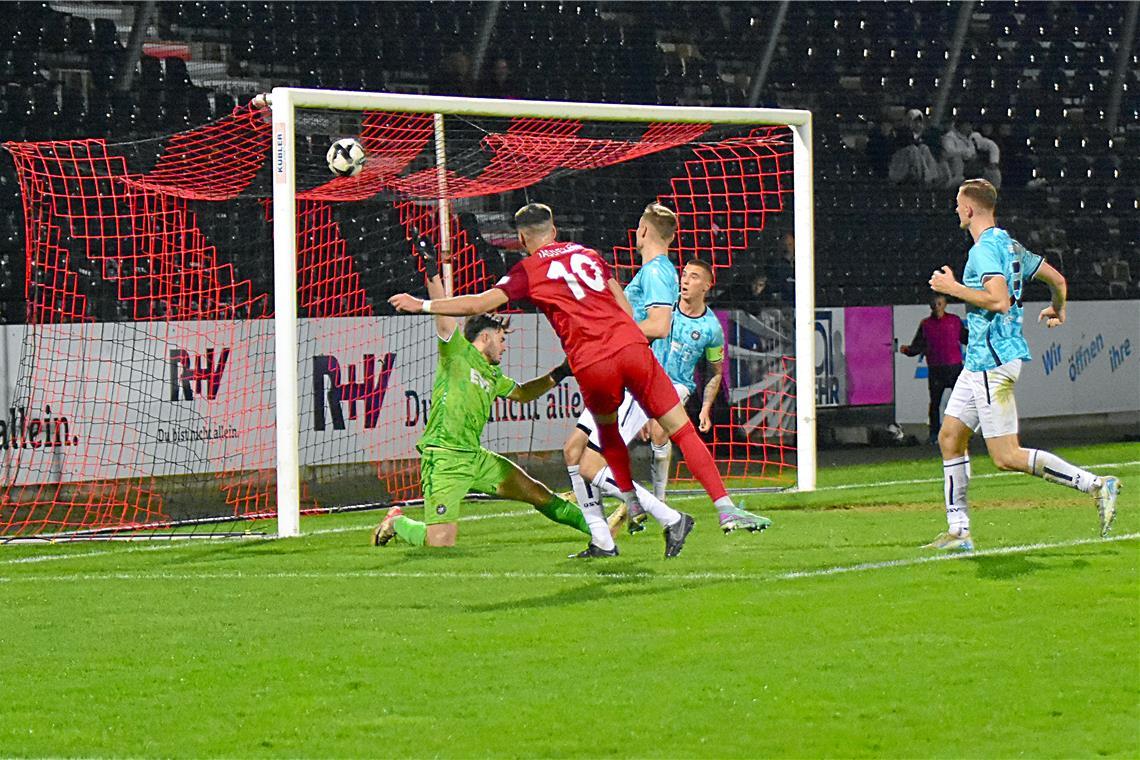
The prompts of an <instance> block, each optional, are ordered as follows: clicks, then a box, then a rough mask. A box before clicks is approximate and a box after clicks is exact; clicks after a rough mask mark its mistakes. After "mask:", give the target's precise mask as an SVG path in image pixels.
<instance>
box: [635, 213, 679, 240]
mask: <svg viewBox="0 0 1140 760" xmlns="http://www.w3.org/2000/svg"><path fill="white" fill-rule="evenodd" d="M641 218H642V219H644V220H645V223H646V224H648V225H649V226H650V227H652V228H653V231H654V232H656V233H657V235H658V237H660V238H661V239H662V240H664V241H665V242H666V243H668V242H670V241H672V240H673V238H674V237H675V236H676V235H677V215H676V214H675V213H673V210H672V209H670V208H669V207H667V206H662V205H661V204H660V203H650V204H649V205H648V206H646V207H645V211H643V212H642V213H641Z"/></svg>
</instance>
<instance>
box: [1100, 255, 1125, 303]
mask: <svg viewBox="0 0 1140 760" xmlns="http://www.w3.org/2000/svg"><path fill="white" fill-rule="evenodd" d="M1093 272H1095V273H1096V274H1097V276H1099V277H1100V278H1101V279H1102V280H1104V281H1105V282H1106V283H1108V297H1109V298H1114V297H1125V296H1127V295H1128V292H1129V290H1131V287H1132V272H1131V270H1130V268H1129V266H1128V262H1127V261H1125V260H1124V259H1122V258H1121V257H1120V256H1119V255H1118V254H1115V253H1113V254H1110V255H1109V256H1108V257H1107V258H1105V259H1102V260H1101V261H1097V262H1094V263H1093Z"/></svg>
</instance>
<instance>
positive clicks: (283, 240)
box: [271, 88, 301, 537]
mask: <svg viewBox="0 0 1140 760" xmlns="http://www.w3.org/2000/svg"><path fill="white" fill-rule="evenodd" d="M271 105H272V108H273V291H274V293H273V343H274V359H275V364H276V370H275V374H276V403H277V535H278V536H281V537H287V536H297V535H300V533H301V509H300V504H301V472H300V461H299V452H300V415H299V407H298V399H299V394H298V392H297V344H298V328H297V194H296V178H297V165H296V161H295V158H294V150H293V146H294V141H295V140H294V138H295V136H296V135H295V121H294V115H295V114H294V103H293V96H292V93H291V92H290V91H289V90H288V89H285V88H276V89H274V90H273V95H272V101H271Z"/></svg>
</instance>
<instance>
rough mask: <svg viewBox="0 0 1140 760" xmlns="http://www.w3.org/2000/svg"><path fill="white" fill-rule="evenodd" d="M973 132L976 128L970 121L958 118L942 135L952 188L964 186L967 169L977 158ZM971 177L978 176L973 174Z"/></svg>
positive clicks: (943, 150) (944, 155)
mask: <svg viewBox="0 0 1140 760" xmlns="http://www.w3.org/2000/svg"><path fill="white" fill-rule="evenodd" d="M972 132H974V126H973V125H972V124H971V123H970V122H969V121H967V120H966V119H963V118H957V119H955V120H954V124H953V125H952V126H951V127H950V129H948V130H946V134H944V135H942V156H943V158H944V159H945V161H946V166H947V170H948V171H949V175H950V176H949V178H948V182H949V184H950V186H952V187H958V186H959V185H961V184H962V182H963V180H965V179H966V167H967V166H971V165H972V164H973V163H974V159H975V158H976V157H977V149H976V148H975V146H974V142H973V139H972V137H973V136H972V135H971V133H972ZM974 134H977V133H974ZM979 137H980V135H979ZM970 176H971V177H973V176H976V175H975V174H974V173H973V172H971V174H970Z"/></svg>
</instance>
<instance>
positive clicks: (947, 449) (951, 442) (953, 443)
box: [938, 425, 965, 457]
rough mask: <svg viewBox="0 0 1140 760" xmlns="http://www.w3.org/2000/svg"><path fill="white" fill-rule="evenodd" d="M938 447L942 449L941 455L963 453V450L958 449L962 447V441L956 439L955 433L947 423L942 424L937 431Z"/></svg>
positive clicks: (949, 455)
mask: <svg viewBox="0 0 1140 760" xmlns="http://www.w3.org/2000/svg"><path fill="white" fill-rule="evenodd" d="M938 448H939V449H940V450H941V451H942V456H943V457H952V456H957V455H959V454H963V453H965V451H959V449H961V448H962V443H961V441H959V440H958V435H957V433H956V432H955V431H954V430H951V429H950V427H949V426H948V425H943V426H942V429H941V430H939V431H938Z"/></svg>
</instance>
